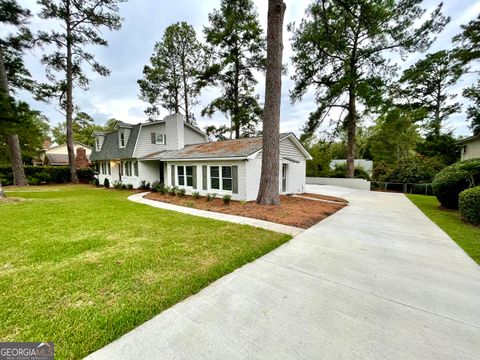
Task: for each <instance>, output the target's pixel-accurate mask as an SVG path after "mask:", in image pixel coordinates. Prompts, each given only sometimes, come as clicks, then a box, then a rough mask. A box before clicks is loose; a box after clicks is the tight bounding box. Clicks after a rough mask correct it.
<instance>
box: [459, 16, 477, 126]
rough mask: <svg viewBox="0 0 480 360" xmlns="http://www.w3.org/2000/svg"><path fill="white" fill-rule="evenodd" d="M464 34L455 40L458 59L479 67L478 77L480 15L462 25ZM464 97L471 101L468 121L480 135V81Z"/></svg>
mask: <svg viewBox="0 0 480 360" xmlns="http://www.w3.org/2000/svg"><path fill="white" fill-rule="evenodd" d="M462 30H463V31H462V33H460V34H459V35H457V36H455V37H454V38H453V42H454V44H456V48H455V52H456V55H457V57H458V58H459V59H460V60H461V61H462V62H463V63H464V64H471V65H473V64H474V65H477V66H476V67H475V69H474V71H475V73H476V74H477V75H478V73H479V71H480V70H479V69H478V60H479V59H480V15H478V16H477V18H476V19H474V20H472V21H470V22H469V23H468V24H466V25H462ZM462 95H463V96H464V97H465V98H467V99H468V100H470V105H468V107H467V119H468V120H470V126H469V127H470V129H471V130H472V131H473V134H474V135H477V134H480V80H477V82H476V83H475V84H474V85H472V86H469V87H467V88H465V89H464V90H463V92H462Z"/></svg>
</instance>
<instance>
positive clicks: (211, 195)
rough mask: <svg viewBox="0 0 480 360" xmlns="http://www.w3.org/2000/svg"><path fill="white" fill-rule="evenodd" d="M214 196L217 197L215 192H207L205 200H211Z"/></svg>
mask: <svg viewBox="0 0 480 360" xmlns="http://www.w3.org/2000/svg"><path fill="white" fill-rule="evenodd" d="M216 197H217V194H216V193H212V194H210V193H208V194H207V197H206V200H207V201H212V200H213V199H215V198H216Z"/></svg>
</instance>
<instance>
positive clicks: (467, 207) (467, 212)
mask: <svg viewBox="0 0 480 360" xmlns="http://www.w3.org/2000/svg"><path fill="white" fill-rule="evenodd" d="M458 211H459V212H460V215H461V216H462V218H464V219H465V220H466V221H468V222H469V223H472V224H475V225H480V186H476V187H473V188H470V189H467V190H464V191H462V192H461V193H460V195H459V197H458Z"/></svg>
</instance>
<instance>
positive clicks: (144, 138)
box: [133, 122, 206, 158]
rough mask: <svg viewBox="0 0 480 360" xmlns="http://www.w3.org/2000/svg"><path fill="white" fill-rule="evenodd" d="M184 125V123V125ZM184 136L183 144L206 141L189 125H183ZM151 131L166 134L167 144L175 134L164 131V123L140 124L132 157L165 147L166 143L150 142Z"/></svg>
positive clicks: (141, 155) (162, 149)
mask: <svg viewBox="0 0 480 360" xmlns="http://www.w3.org/2000/svg"><path fill="white" fill-rule="evenodd" d="M184 126H185V125H184ZM184 130H185V131H184V136H185V145H188V144H198V143H203V142H206V139H205V137H204V136H202V135H200V134H199V133H197V132H195V131H193V130H192V129H190V128H189V127H187V126H185V129H184ZM152 132H159V133H162V134H166V135H167V144H168V142H169V141H172V139H173V137H174V136H176V134H175V133H166V126H165V123H164V122H162V123H159V124H152V125H148V124H147V125H142V127H141V129H140V133H139V135H138V140H137V145H136V147H135V151H134V153H133V157H135V158H141V157H143V156H145V155H149V154H152V153H154V152H157V151H164V150H166V149H167V147H166V145H158V144H152V137H151V134H152Z"/></svg>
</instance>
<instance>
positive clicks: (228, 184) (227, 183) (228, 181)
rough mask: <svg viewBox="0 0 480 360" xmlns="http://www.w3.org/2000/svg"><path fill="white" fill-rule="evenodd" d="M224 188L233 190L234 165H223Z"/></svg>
mask: <svg viewBox="0 0 480 360" xmlns="http://www.w3.org/2000/svg"><path fill="white" fill-rule="evenodd" d="M222 190H226V191H232V167H231V166H222Z"/></svg>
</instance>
